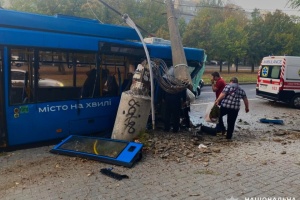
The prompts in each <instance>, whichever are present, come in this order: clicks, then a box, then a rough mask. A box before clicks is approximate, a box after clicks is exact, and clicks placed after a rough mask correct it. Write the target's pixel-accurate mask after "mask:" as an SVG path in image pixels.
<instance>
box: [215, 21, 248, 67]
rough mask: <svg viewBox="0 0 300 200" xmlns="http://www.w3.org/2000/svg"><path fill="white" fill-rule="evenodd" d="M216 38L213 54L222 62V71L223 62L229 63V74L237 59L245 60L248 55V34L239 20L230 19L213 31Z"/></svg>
mask: <svg viewBox="0 0 300 200" xmlns="http://www.w3.org/2000/svg"><path fill="white" fill-rule="evenodd" d="M212 36H213V38H214V41H215V43H214V48H213V51H212V53H213V54H214V55H215V56H216V57H218V58H219V60H220V71H222V61H224V60H225V61H228V63H227V66H228V72H229V71H230V65H231V64H232V63H234V62H235V60H236V59H237V58H243V57H244V56H245V55H246V48H247V44H248V38H247V34H246V32H245V30H244V27H242V26H239V25H238V20H237V19H236V18H234V17H229V18H227V19H226V20H225V22H224V23H222V22H220V23H218V24H216V25H215V26H214V28H213V30H212Z"/></svg>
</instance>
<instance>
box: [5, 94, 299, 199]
mask: <svg viewBox="0 0 300 200" xmlns="http://www.w3.org/2000/svg"><path fill="white" fill-rule="evenodd" d="M206 105H207V104H205V103H201V102H198V103H196V104H194V105H192V107H191V110H192V112H191V115H192V118H193V119H196V120H199V123H201V121H200V120H201V117H203V114H204V112H205V108H206ZM266 117H268V118H273V119H282V120H283V121H284V124H283V125H278V124H268V123H260V122H259V119H260V118H266ZM299 124H300V118H299V110H297V109H292V108H289V107H287V106H286V105H283V104H279V103H272V102H268V101H265V100H258V99H254V100H251V101H250V112H249V113H247V114H245V112H244V107H243V106H242V107H241V111H240V114H239V116H238V119H237V123H236V128H235V132H234V137H233V141H232V142H228V141H226V140H225V139H223V138H224V136H221V135H217V136H209V135H205V134H202V133H199V132H198V133H197V130H194V129H193V130H192V131H181V132H179V133H172V132H170V133H165V132H163V131H162V130H161V129H160V127H157V130H155V131H150V133H149V138H148V139H147V142H146V143H145V144H144V145H145V146H144V148H143V157H142V159H141V160H140V161H138V162H137V163H136V164H135V165H134V166H133V167H131V168H127V167H122V166H116V165H112V164H106V163H102V162H98V161H94V160H88V159H83V158H78V157H70V156H65V155H57V154H52V153H50V152H49V151H50V150H51V149H52V148H53V146H54V145H53V146H52V145H51V146H44V147H39V148H30V149H22V150H16V151H11V152H3V153H1V154H0V199H1V200H12V199H16V200H18V199H22V200H42V199H47V200H48V199H80V200H84V199H86V200H89V199H95V200H98V199H105V200H107V199H128V200H129V199H159V200H162V199H197V200H198V199H199V200H214V199H216V200H226V199H231V200H234V199H239V200H241V199H253V200H254V199H268V198H271V199H276V200H277V199H281V200H282V199H297V200H298V199H300V192H299V191H300V148H299V146H300V132H299ZM111 167H112V168H113V169H112V171H113V172H115V173H118V174H121V175H127V176H128V178H124V179H122V180H116V179H114V178H112V177H109V176H105V175H104V174H102V173H100V170H101V169H103V168H111Z"/></svg>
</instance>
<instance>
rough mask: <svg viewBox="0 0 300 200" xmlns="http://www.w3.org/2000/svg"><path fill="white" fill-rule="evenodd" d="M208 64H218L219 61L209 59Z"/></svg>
mask: <svg viewBox="0 0 300 200" xmlns="http://www.w3.org/2000/svg"><path fill="white" fill-rule="evenodd" d="M210 64H211V65H218V64H219V62H218V61H216V60H211V61H210Z"/></svg>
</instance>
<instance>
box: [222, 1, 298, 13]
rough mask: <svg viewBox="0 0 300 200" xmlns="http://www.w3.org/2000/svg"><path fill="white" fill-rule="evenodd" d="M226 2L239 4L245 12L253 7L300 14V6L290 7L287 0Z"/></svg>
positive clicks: (250, 10)
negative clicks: (296, 7)
mask: <svg viewBox="0 0 300 200" xmlns="http://www.w3.org/2000/svg"><path fill="white" fill-rule="evenodd" d="M228 2H231V3H234V4H236V5H239V6H241V7H242V8H243V9H244V10H245V11H247V12H252V11H253V10H254V8H258V9H260V10H267V11H270V12H273V11H275V10H276V9H278V10H281V11H283V12H285V13H286V14H288V15H297V16H300V11H298V10H300V7H299V8H298V9H292V8H290V7H289V4H287V2H288V0H229V1H228Z"/></svg>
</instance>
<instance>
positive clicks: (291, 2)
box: [288, 0, 300, 8]
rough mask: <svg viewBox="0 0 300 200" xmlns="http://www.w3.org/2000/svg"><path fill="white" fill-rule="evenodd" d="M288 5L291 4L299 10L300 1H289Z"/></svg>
mask: <svg viewBox="0 0 300 200" xmlns="http://www.w3.org/2000/svg"><path fill="white" fill-rule="evenodd" d="M288 4H290V6H291V7H292V8H299V7H300V0H288Z"/></svg>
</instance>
